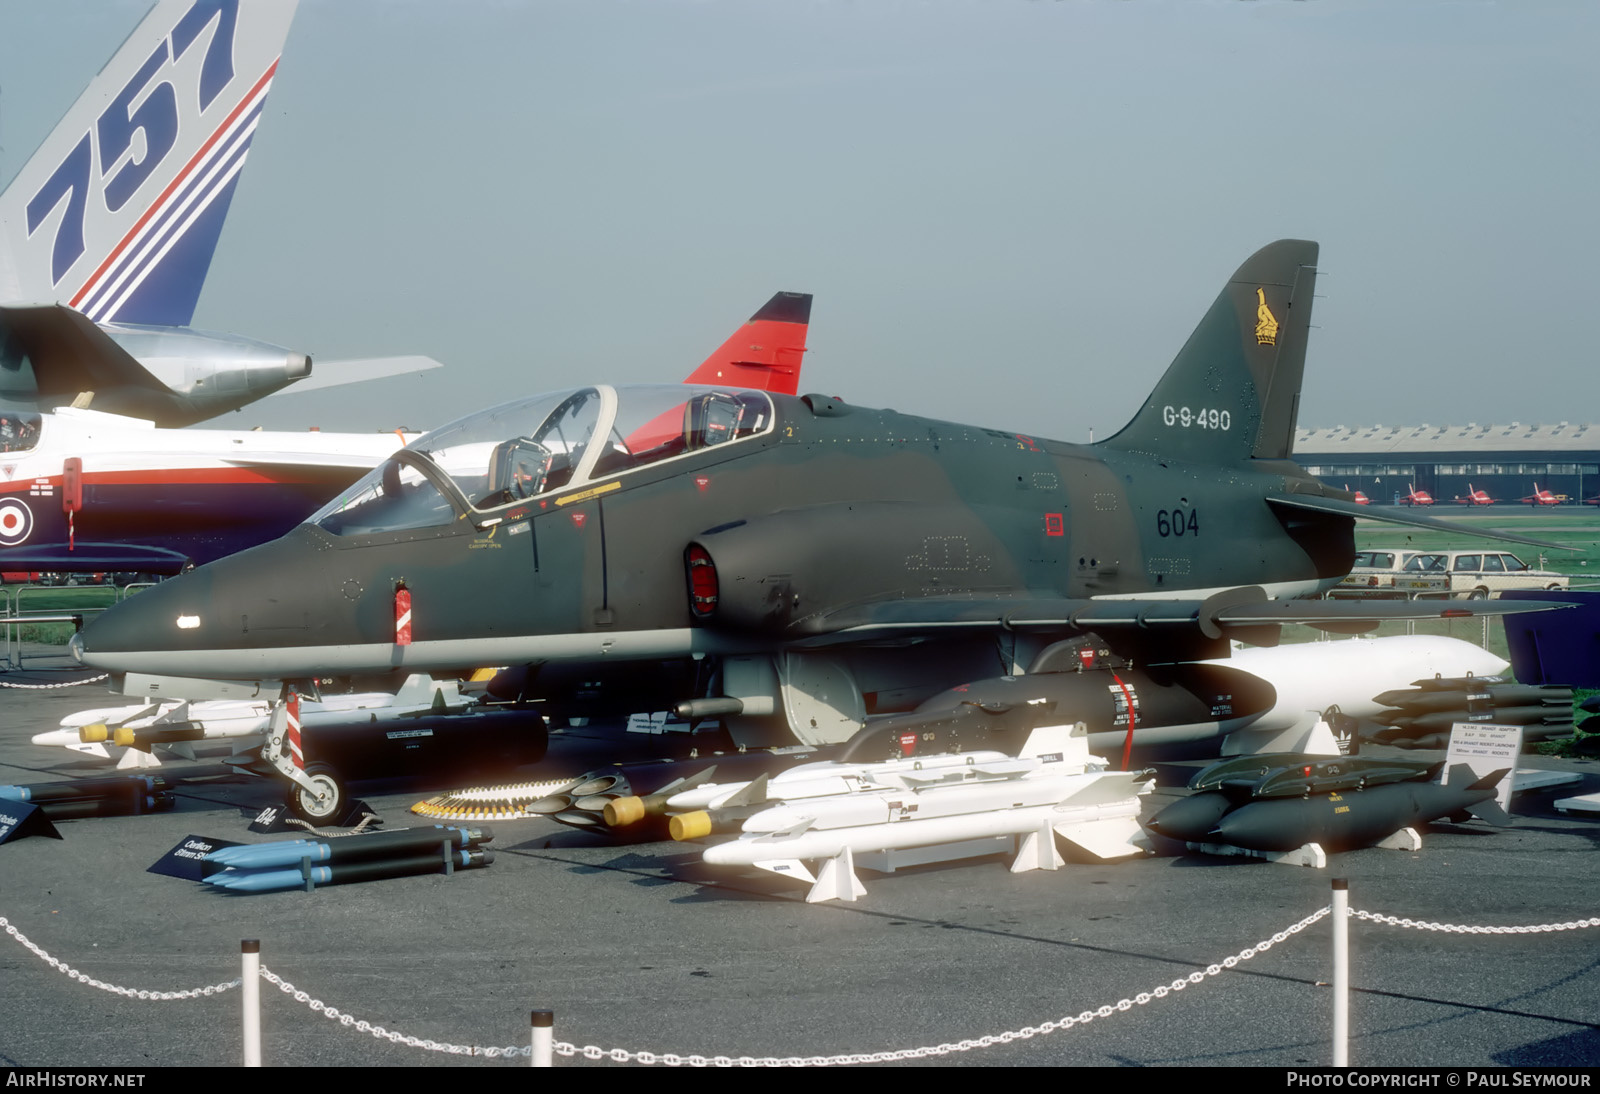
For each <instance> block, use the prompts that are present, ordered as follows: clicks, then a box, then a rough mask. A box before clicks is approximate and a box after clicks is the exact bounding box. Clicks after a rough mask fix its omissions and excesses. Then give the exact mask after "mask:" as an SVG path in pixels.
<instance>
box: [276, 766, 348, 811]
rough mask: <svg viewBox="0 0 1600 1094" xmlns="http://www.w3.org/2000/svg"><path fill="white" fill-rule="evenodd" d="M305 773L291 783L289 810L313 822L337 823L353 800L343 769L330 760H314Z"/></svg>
mask: <svg viewBox="0 0 1600 1094" xmlns="http://www.w3.org/2000/svg"><path fill="white" fill-rule="evenodd" d="M301 777H302V779H303V781H301V780H296V781H295V782H292V783H290V784H289V793H288V805H289V811H290V812H291V813H293V814H294V815H295V816H297V817H299V818H300V819H301V820H304V821H309V822H310V823H311V824H316V825H323V824H333V823H337V822H338V820H339V818H340V817H341V816H342V815H343V813H344V810H345V807H346V806H347V805H348V804H349V801H350V795H349V792H348V791H347V790H346V789H345V785H344V780H343V779H341V778H339V773H338V772H337V771H335V770H334V769H333V768H332V767H330V766H329V765H327V764H311V765H309V766H307V767H306V769H305V771H304V772H303V773H302V776H301Z"/></svg>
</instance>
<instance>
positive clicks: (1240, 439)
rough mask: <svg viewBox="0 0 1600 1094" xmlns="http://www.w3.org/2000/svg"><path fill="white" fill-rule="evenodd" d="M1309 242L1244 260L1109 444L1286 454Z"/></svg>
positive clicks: (1312, 266)
mask: <svg viewBox="0 0 1600 1094" xmlns="http://www.w3.org/2000/svg"><path fill="white" fill-rule="evenodd" d="M1316 263H1317V244H1315V243H1313V242H1310V241H1309V240H1302V239H1280V240H1278V241H1277V242H1276V243H1269V244H1268V245H1267V246H1265V247H1263V248H1261V250H1259V251H1257V252H1256V253H1255V254H1253V255H1251V256H1250V257H1249V258H1247V259H1245V261H1244V264H1243V265H1241V266H1240V267H1239V268H1238V270H1236V271H1235V272H1234V275H1233V276H1232V277H1231V278H1229V279H1228V283H1227V285H1226V286H1224V287H1223V290H1222V292H1221V293H1220V294H1219V295H1218V296H1217V299H1216V302H1215V303H1213V304H1212V305H1211V308H1210V310H1209V311H1207V312H1206V314H1205V318H1203V319H1201V320H1200V325H1199V326H1197V327H1196V328H1195V329H1194V333H1193V334H1191V335H1190V336H1189V340H1188V341H1187V342H1186V343H1184V346H1183V348H1182V349H1181V350H1179V351H1178V356H1177V357H1175V358H1174V359H1173V361H1172V364H1171V365H1170V366H1169V367H1168V368H1167V371H1166V375H1164V376H1162V377H1161V380H1160V382H1159V383H1157V384H1156V387H1155V390H1154V391H1153V392H1151V394H1150V397H1149V398H1148V399H1146V400H1145V404H1144V406H1143V407H1142V408H1140V410H1139V412H1138V413H1137V414H1135V415H1134V417H1133V420H1132V421H1131V422H1129V423H1128V424H1127V425H1126V426H1124V427H1123V429H1122V430H1121V432H1119V433H1117V434H1116V435H1115V436H1112V437H1109V438H1107V439H1106V440H1105V441H1102V442H1101V443H1102V444H1104V445H1105V446H1106V447H1108V448H1117V449H1125V450H1128V451H1135V452H1144V453H1149V454H1152V455H1159V456H1166V457H1171V458H1174V459H1180V460H1194V461H1200V462H1206V463H1233V462H1235V461H1239V460H1245V459H1251V458H1254V459H1269V460H1281V459H1287V458H1288V457H1289V455H1290V453H1291V451H1292V450H1293V445H1294V430H1295V420H1296V418H1297V417H1298V415H1299V410H1300V382H1301V378H1302V376H1303V374H1304V372H1305V363H1306V334H1307V332H1308V330H1309V328H1310V325H1311V298H1312V293H1313V289H1314V288H1315V285H1316V272H1317V271H1316Z"/></svg>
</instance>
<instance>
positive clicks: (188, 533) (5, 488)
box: [0, 292, 811, 574]
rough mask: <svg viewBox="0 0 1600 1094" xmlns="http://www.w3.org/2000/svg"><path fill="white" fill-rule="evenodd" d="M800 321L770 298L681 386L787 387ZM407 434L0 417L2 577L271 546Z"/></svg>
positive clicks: (794, 301)
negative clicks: (704, 381) (727, 377)
mask: <svg viewBox="0 0 1600 1094" xmlns="http://www.w3.org/2000/svg"><path fill="white" fill-rule="evenodd" d="M810 313H811V296H810V294H807V293H791V292H780V293H777V294H775V295H774V296H773V297H772V299H770V300H768V301H767V303H765V304H763V305H762V306H761V308H760V309H759V310H758V311H757V312H756V313H755V315H753V316H751V317H750V319H749V321H748V322H746V323H744V324H743V325H741V326H740V327H739V329H738V330H737V331H735V332H734V333H733V334H732V335H730V336H729V337H728V339H727V341H725V342H724V343H723V344H722V345H721V346H719V347H718V348H717V349H716V350H715V351H714V352H713V353H712V354H711V356H709V357H707V358H706V359H705V361H704V362H702V363H701V364H700V366H699V367H698V368H696V369H695V370H694V372H693V373H691V375H690V378H691V379H693V378H694V377H709V376H717V375H721V374H724V373H727V374H732V375H737V376H738V377H739V378H740V379H741V380H742V381H743V382H745V383H747V384H749V385H750V386H759V385H764V384H769V383H770V384H773V385H776V386H775V388H774V390H784V389H787V390H788V391H789V392H791V393H792V392H793V391H794V384H795V382H796V380H797V379H798V377H799V368H800V365H799V362H800V359H801V357H802V355H803V354H804V353H805V346H806V333H807V324H808V322H809V319H810ZM74 314H75V313H74ZM415 437H416V434H410V435H407V434H404V433H400V432H399V431H396V433H394V434H390V433H365V434H342V433H322V432H316V431H311V432H305V433H287V432H284V433H265V432H259V431H248V432H223V431H221V430H211V429H197V430H168V429H157V428H155V427H154V426H153V424H152V423H151V422H149V421H146V420H141V419H137V418H128V417H122V416H120V415H111V414H102V413H99V412H97V411H93V410H82V409H78V408H72V407H68V408H66V409H64V410H61V411H58V412H56V413H54V414H19V413H16V412H15V411H5V410H0V569H4V570H9V571H33V570H44V571H57V572H69V573H82V572H85V571H102V570H130V571H136V572H143V573H152V574H175V573H178V572H180V571H181V570H183V569H186V568H188V567H190V566H193V565H196V564H200V563H206V562H210V561H212V560H214V559H218V558H222V557H223V556H225V555H229V554H232V553H234V552H235V551H240V550H243V549H244V548H246V547H253V546H255V545H256V544H258V543H264V542H266V541H267V540H270V539H275V538H276V537H278V536H280V535H282V534H283V533H285V532H287V531H289V530H290V529H291V528H293V527H294V526H295V525H296V524H298V523H299V522H300V521H302V520H303V519H305V517H306V515H307V514H308V513H310V512H312V511H313V510H315V509H316V508H317V507H318V506H319V505H322V504H323V503H324V502H326V501H327V500H328V499H329V498H331V497H333V496H334V495H335V494H336V493H337V492H338V491H340V490H342V489H344V488H345V487H347V486H349V485H350V484H351V483H352V482H354V481H355V480H356V479H357V478H359V477H360V476H361V475H362V474H363V473H364V472H367V471H370V470H372V469H373V468H374V467H376V466H378V464H379V463H381V462H382V461H383V460H384V459H385V458H386V457H388V455H389V454H390V453H391V452H393V451H394V450H395V448H396V447H397V446H398V445H404V444H405V443H407V442H408V441H410V440H414V439H415Z"/></svg>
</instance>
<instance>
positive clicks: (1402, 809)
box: [1145, 761, 1511, 853]
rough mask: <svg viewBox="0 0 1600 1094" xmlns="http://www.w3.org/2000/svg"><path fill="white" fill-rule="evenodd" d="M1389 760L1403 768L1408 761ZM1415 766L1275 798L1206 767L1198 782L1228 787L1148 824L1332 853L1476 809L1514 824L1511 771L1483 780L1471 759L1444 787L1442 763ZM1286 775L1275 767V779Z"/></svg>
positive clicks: (1207, 840) (1196, 838)
mask: <svg viewBox="0 0 1600 1094" xmlns="http://www.w3.org/2000/svg"><path fill="white" fill-rule="evenodd" d="M1346 762H1348V761H1346ZM1389 762H1390V763H1391V764H1392V765H1393V766H1394V767H1395V768H1397V769H1398V768H1400V767H1403V766H1406V765H1405V764H1404V762H1403V761H1389ZM1412 766H1414V767H1415V769H1416V774H1415V775H1414V776H1413V777H1411V778H1409V779H1397V780H1392V781H1388V782H1383V783H1379V784H1373V783H1371V782H1368V783H1366V784H1365V785H1364V786H1363V785H1361V784H1359V783H1358V784H1357V785H1355V786H1346V787H1344V788H1343V789H1339V790H1327V789H1324V790H1318V791H1315V792H1311V793H1309V794H1304V795H1300V796H1294V795H1288V796H1275V797H1268V796H1259V795H1252V794H1251V793H1250V790H1249V788H1248V787H1246V786H1244V785H1243V784H1244V780H1242V779H1241V780H1237V781H1235V782H1234V783H1233V784H1232V785H1231V786H1230V784H1229V782H1228V780H1226V779H1220V780H1219V779H1215V778H1208V777H1207V776H1208V774H1209V772H1202V773H1201V776H1200V777H1199V778H1197V779H1196V783H1197V784H1204V785H1209V786H1222V787H1225V789H1210V790H1202V791H1200V792H1199V793H1196V794H1192V795H1190V796H1189V797H1187V798H1184V799H1181V800H1180V801H1177V802H1174V803H1173V804H1172V805H1170V806H1168V807H1167V808H1166V809H1164V810H1162V811H1161V812H1160V813H1158V814H1157V815H1156V816H1155V817H1153V818H1151V820H1149V821H1148V822H1146V825H1145V827H1146V828H1148V829H1149V830H1150V831H1152V832H1155V833H1156V834H1157V835H1161V836H1166V837H1167V838H1169V839H1176V840H1182V841H1184V842H1186V843H1190V844H1197V845H1206V844H1223V845H1229V846H1233V847H1239V848H1243V849H1245V850H1248V851H1259V852H1266V853H1277V852H1289V851H1294V850H1296V849H1298V848H1302V847H1306V846H1308V845H1313V844H1314V845H1316V846H1318V847H1320V848H1321V849H1322V850H1324V851H1347V850H1350V849H1352V848H1356V847H1368V846H1371V845H1372V844H1375V843H1378V842H1380V841H1383V840H1385V839H1387V838H1388V837H1389V836H1392V835H1394V834H1395V833H1396V832H1399V831H1401V830H1402V829H1405V828H1410V827H1413V826H1415V825H1418V824H1423V823H1426V822H1427V821H1431V820H1436V819H1438V818H1440V817H1451V818H1459V819H1465V818H1466V816H1467V815H1469V814H1470V815H1472V816H1476V817H1478V818H1480V819H1482V820H1485V821H1488V822H1489V823H1491V824H1495V825H1507V824H1510V823H1511V818H1510V817H1508V816H1507V815H1506V813H1505V811H1504V810H1502V809H1501V808H1500V806H1499V805H1498V804H1496V803H1495V801H1494V797H1495V787H1496V786H1497V785H1498V784H1499V782H1500V780H1501V779H1503V778H1504V777H1505V775H1506V774H1507V772H1508V771H1509V769H1505V770H1500V771H1496V772H1494V773H1493V774H1490V775H1488V776H1485V777H1484V778H1482V779H1479V778H1477V776H1476V775H1475V774H1474V773H1473V771H1472V769H1471V768H1470V767H1468V766H1467V765H1466V764H1456V765H1454V766H1453V767H1451V769H1450V781H1449V782H1448V783H1446V784H1444V785H1440V784H1438V783H1432V782H1428V781H1427V779H1428V777H1429V775H1430V774H1432V773H1433V772H1435V771H1437V770H1438V767H1439V766H1441V765H1437V764H1434V765H1424V764H1416V765H1412ZM1280 775H1281V771H1280V772H1274V773H1272V775H1271V776H1269V778H1271V777H1277V776H1280ZM1263 781H1264V782H1265V781H1267V780H1263ZM1289 781H1290V780H1289V779H1287V778H1281V779H1280V781H1279V784H1278V785H1279V786H1280V788H1287V786H1288V783H1289Z"/></svg>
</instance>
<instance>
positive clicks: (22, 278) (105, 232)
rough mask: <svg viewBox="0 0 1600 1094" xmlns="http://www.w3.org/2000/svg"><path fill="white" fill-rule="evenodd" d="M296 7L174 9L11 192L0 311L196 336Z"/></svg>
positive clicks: (0, 229) (83, 102)
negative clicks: (199, 310)
mask: <svg viewBox="0 0 1600 1094" xmlns="http://www.w3.org/2000/svg"><path fill="white" fill-rule="evenodd" d="M294 9H295V2H294V0H285V2H281V3H274V4H241V3H240V2H239V0H161V2H160V3H158V4H157V5H156V6H155V8H154V9H152V10H151V12H150V14H149V15H147V16H145V19H144V21H143V22H142V23H140V24H139V26H138V28H137V29H135V30H134V32H133V33H132V34H130V35H129V36H128V38H127V40H126V41H125V42H123V44H122V48H121V49H119V50H118V51H117V53H116V55H115V56H114V57H113V58H112V59H111V61H110V63H109V64H107V65H106V67H105V68H103V69H101V70H100V73H99V75H97V76H96V77H95V78H94V80H93V81H92V82H91V83H90V84H89V87H88V89H87V90H86V91H85V92H84V93H83V95H82V96H81V97H80V98H79V99H78V101H77V102H76V103H75V104H73V107H72V109H71V110H69V111H68V112H67V114H66V116H65V117H64V118H62V120H61V123H60V124H59V125H57V126H56V128H55V130H54V131H52V132H51V134H50V136H48V137H47V138H45V141H44V143H43V144H42V145H40V146H39V150H38V151H37V152H35V153H34V155H33V158H32V159H30V160H29V161H28V163H27V164H26V165H25V166H24V167H23V168H22V170H21V171H20V172H19V173H18V174H17V176H16V178H15V179H13V180H12V182H11V185H10V186H9V187H7V188H6V191H5V193H4V194H3V195H0V253H4V254H5V256H6V262H7V264H8V266H9V268H8V269H6V270H0V303H30V304H48V303H65V304H69V305H71V306H72V307H74V308H76V309H78V310H79V311H81V312H83V313H84V314H85V315H87V316H88V317H89V318H90V319H92V320H94V321H95V322H97V323H111V322H121V323H142V324H149V325H152V326H177V327H181V326H187V325H188V324H189V321H190V320H191V319H192V318H193V317H194V308H195V303H196V301H197V300H198V299H199V296H200V288H201V285H202V284H203V283H204V281H205V275H206V271H207V269H208V268H209V267H210V265H211V256H212V253H213V252H214V251H215V250H216V245H217V238H218V236H219V235H220V234H221V231H222V223H223V219H224V218H225V217H226V216H227V213H228V204H229V202H230V201H231V200H232V198H233V190H234V186H235V184H236V183H237V182H238V178H239V170H240V168H241V167H243V165H244V159H245V156H246V154H247V153H248V152H249V150H250V142H251V139H252V138H253V137H254V135H255V129H256V123H257V122H258V121H259V120H260V117H261V111H262V106H263V104H264V103H265V101H266V95H267V90H268V89H269V88H270V87H271V85H272V78H273V75H274V74H275V73H276V72H277V69H278V56H279V54H280V53H281V52H282V50H283V42H284V39H285V37H287V35H288V33H289V23H290V21H291V20H292V19H293V18H294Z"/></svg>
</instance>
